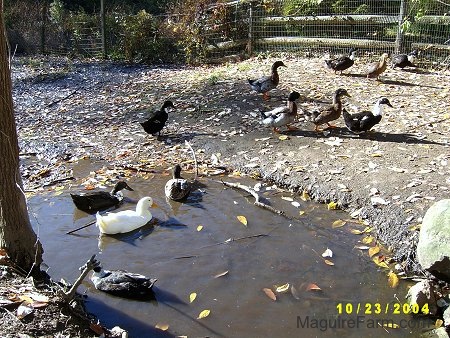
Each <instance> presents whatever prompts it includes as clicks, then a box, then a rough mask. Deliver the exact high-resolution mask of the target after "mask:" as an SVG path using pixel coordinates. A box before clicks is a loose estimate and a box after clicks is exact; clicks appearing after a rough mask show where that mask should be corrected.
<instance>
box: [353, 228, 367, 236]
mask: <svg viewBox="0 0 450 338" xmlns="http://www.w3.org/2000/svg"><path fill="white" fill-rule="evenodd" d="M350 232H351V233H352V234H353V235H361V234H363V233H364V231H361V230H358V229H351V230H350Z"/></svg>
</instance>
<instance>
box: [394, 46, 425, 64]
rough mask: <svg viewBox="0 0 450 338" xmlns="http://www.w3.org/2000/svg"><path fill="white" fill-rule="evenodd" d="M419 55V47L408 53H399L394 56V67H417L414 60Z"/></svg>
mask: <svg viewBox="0 0 450 338" xmlns="http://www.w3.org/2000/svg"><path fill="white" fill-rule="evenodd" d="M418 55H419V52H418V51H417V49H414V50H413V51H412V52H410V53H408V54H397V55H395V56H394V57H393V58H392V68H393V69H394V68H395V67H399V68H401V69H403V68H405V67H417V66H416V65H414V62H415V60H416V58H417V56H418Z"/></svg>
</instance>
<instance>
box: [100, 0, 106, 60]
mask: <svg viewBox="0 0 450 338" xmlns="http://www.w3.org/2000/svg"><path fill="white" fill-rule="evenodd" d="M100 22H101V23H100V24H101V35H102V55H103V58H106V38H105V0H100Z"/></svg>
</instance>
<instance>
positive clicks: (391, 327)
mask: <svg viewBox="0 0 450 338" xmlns="http://www.w3.org/2000/svg"><path fill="white" fill-rule="evenodd" d="M383 327H387V328H389V329H398V328H399V327H400V326H399V325H398V324H395V323H391V322H388V323H384V324H383Z"/></svg>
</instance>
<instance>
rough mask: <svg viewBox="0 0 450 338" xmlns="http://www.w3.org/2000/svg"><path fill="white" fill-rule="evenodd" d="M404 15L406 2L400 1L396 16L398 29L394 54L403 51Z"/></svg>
mask: <svg viewBox="0 0 450 338" xmlns="http://www.w3.org/2000/svg"><path fill="white" fill-rule="evenodd" d="M405 13H406V0H401V1H400V12H399V14H398V29H397V37H396V38H395V53H397V54H398V53H401V52H402V50H403V30H402V25H403V20H404V19H405Z"/></svg>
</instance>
